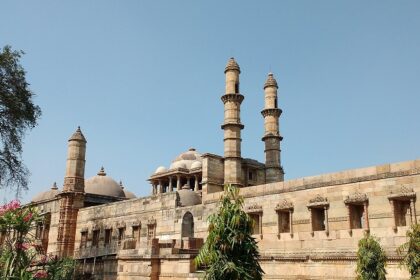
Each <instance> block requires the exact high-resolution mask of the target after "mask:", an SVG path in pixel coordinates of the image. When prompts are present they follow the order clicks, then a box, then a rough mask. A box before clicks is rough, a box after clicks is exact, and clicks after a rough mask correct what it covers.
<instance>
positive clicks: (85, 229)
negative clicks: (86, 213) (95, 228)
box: [80, 227, 89, 232]
mask: <svg viewBox="0 0 420 280" xmlns="http://www.w3.org/2000/svg"><path fill="white" fill-rule="evenodd" d="M88 230H89V229H88V228H87V227H82V228H81V229H80V232H87V231H88Z"/></svg>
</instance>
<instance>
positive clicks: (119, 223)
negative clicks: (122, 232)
mask: <svg viewBox="0 0 420 280" xmlns="http://www.w3.org/2000/svg"><path fill="white" fill-rule="evenodd" d="M116 227H117V228H125V222H124V221H119V222H117V224H116Z"/></svg>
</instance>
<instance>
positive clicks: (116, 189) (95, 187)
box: [85, 167, 125, 197]
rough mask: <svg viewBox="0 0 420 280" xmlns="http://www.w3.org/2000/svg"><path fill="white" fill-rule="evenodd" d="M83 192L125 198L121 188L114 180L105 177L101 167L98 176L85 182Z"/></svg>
mask: <svg viewBox="0 0 420 280" xmlns="http://www.w3.org/2000/svg"><path fill="white" fill-rule="evenodd" d="M85 192H86V193H93V194H99V195H106V196H113V197H125V194H124V191H123V189H122V188H121V186H120V185H119V184H118V183H117V182H115V180H114V179H112V178H111V177H109V176H106V173H105V171H104V168H103V167H102V168H101V170H100V171H99V173H98V175H96V176H93V177H92V178H89V179H87V180H86V181H85Z"/></svg>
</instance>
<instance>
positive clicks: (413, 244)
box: [397, 224, 420, 279]
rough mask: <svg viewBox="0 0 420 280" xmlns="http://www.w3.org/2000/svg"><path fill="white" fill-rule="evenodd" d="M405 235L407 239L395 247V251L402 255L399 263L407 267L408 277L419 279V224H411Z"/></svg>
mask: <svg viewBox="0 0 420 280" xmlns="http://www.w3.org/2000/svg"><path fill="white" fill-rule="evenodd" d="M407 237H408V241H407V242H406V243H404V244H402V245H401V246H400V247H399V248H398V249H397V253H398V254H399V255H400V256H403V260H402V261H401V264H402V265H404V266H405V267H406V268H407V269H408V272H409V273H410V275H411V278H410V279H420V225H418V224H413V225H412V226H411V229H410V230H408V231H407Z"/></svg>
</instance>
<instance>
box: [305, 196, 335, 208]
mask: <svg viewBox="0 0 420 280" xmlns="http://www.w3.org/2000/svg"><path fill="white" fill-rule="evenodd" d="M329 205H330V203H329V202H328V198H326V197H322V196H321V195H319V194H318V195H317V196H316V197H315V198H312V199H311V200H309V204H308V205H307V207H308V208H314V207H328V206H329Z"/></svg>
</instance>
